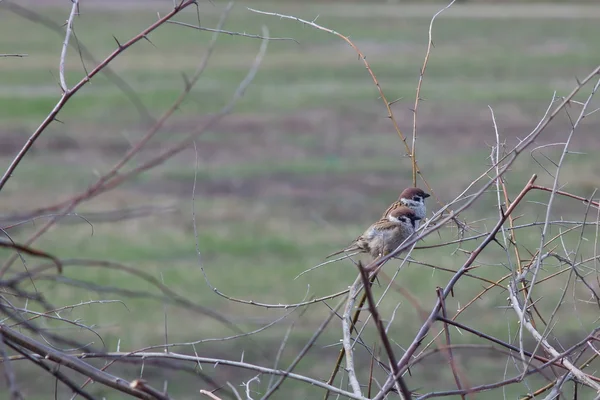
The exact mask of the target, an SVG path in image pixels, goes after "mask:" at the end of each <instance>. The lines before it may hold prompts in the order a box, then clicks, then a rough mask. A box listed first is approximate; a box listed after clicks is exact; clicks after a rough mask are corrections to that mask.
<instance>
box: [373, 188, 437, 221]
mask: <svg viewBox="0 0 600 400" xmlns="http://www.w3.org/2000/svg"><path fill="white" fill-rule="evenodd" d="M429 196H431V195H430V194H429V193H426V192H425V191H423V189H419V188H417V187H409V188H406V189H404V190H403V191H402V193H400V196H398V200H397V201H395V202H394V203H392V205H391V206H389V207H388V209H387V210H385V212H384V213H383V215H382V216H381V218H382V219H385V218H387V216H388V215H390V214H391V213H392V211H394V210H395V209H397V208H399V207H408V208H410V209H411V210H413V211H414V212H415V215H416V216H417V217H419V220H421V219H423V218H425V217H426V216H427V207H426V206H425V199H426V198H428V197H429ZM418 227H419V222H418V220H417V223H416V224H415V229H417V228H418Z"/></svg>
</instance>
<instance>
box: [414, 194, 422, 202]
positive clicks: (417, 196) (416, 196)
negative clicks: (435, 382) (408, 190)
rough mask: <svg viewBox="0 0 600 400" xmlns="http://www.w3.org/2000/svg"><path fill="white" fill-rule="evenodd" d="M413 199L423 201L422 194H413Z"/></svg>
mask: <svg viewBox="0 0 600 400" xmlns="http://www.w3.org/2000/svg"><path fill="white" fill-rule="evenodd" d="M413 200H414V201H421V196H419V195H415V196H413Z"/></svg>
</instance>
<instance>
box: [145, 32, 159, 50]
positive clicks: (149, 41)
mask: <svg viewBox="0 0 600 400" xmlns="http://www.w3.org/2000/svg"><path fill="white" fill-rule="evenodd" d="M142 37H143V38H144V39H146V40H147V41H148V43H150V44H151V45H152V46H154V48H155V49H156V48H157V47H156V46H155V45H154V43H152V41H151V40H150V39H149V38H148V36H147V35H144V36H142Z"/></svg>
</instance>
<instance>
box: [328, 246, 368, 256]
mask: <svg viewBox="0 0 600 400" xmlns="http://www.w3.org/2000/svg"><path fill="white" fill-rule="evenodd" d="M357 250H360V247H358V246H351V247H347V248H345V249H343V250H340V251H336V252H335V253H331V254H330V255H328V256H327V257H325V258H326V259H327V258H330V257H333V256H337V255H338V254H342V253H348V252H350V251H357Z"/></svg>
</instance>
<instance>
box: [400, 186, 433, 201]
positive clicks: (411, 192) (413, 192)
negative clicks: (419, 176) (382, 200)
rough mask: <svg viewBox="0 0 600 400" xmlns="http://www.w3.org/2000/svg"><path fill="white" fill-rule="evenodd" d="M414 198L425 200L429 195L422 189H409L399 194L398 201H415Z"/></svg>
mask: <svg viewBox="0 0 600 400" xmlns="http://www.w3.org/2000/svg"><path fill="white" fill-rule="evenodd" d="M416 196H419V197H420V198H421V199H423V200H425V199H426V198H428V197H429V196H431V195H430V194H429V193H426V192H425V191H424V190H423V189H419V188H418V187H409V188H406V189H404V190H403V191H402V193H400V196H399V197H398V199H407V200H417V199H415V197H416ZM417 201H418V200H417Z"/></svg>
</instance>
